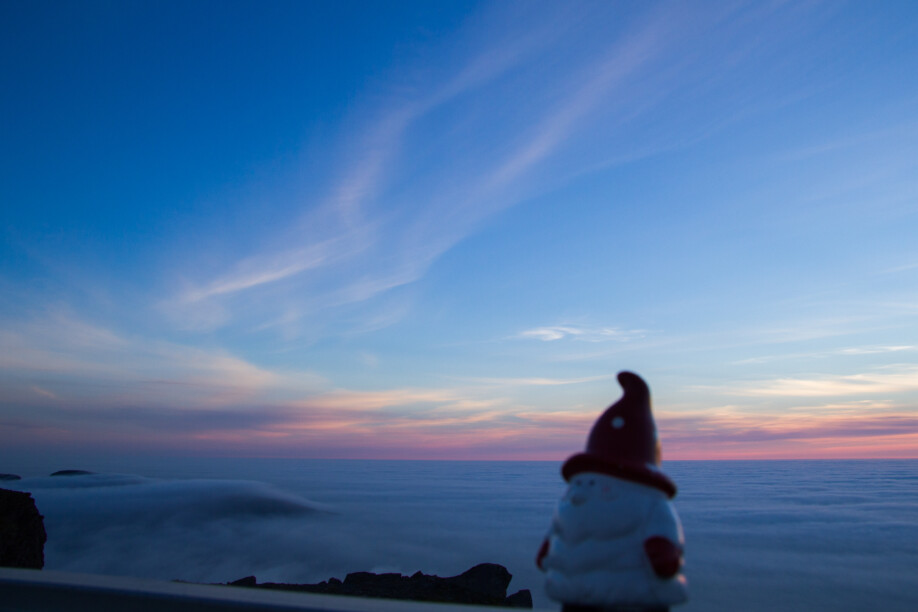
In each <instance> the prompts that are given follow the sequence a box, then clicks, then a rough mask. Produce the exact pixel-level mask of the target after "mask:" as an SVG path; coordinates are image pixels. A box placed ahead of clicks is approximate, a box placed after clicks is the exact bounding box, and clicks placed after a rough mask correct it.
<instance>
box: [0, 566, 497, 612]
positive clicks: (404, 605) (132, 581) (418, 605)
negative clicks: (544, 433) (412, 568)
mask: <svg viewBox="0 0 918 612" xmlns="http://www.w3.org/2000/svg"><path fill="white" fill-rule="evenodd" d="M256 610H259V611H265V612H293V611H297V612H470V610H471V611H475V612H506V611H507V608H495V607H489V606H466V605H457V604H442V603H429V602H419V601H402V600H394V599H376V598H366V597H345V596H340V595H317V594H314V593H292V592H289V591H269V590H262V589H246V588H240V587H224V586H213V585H206V584H188V583H184V582H161V581H156V580H145V579H140V578H123V577H116V576H98V575H95V574H74V573H69V572H55V571H47V570H27V569H11V568H0V612H83V611H85V612H121V611H130V612H242V611H246V612H254V611H256Z"/></svg>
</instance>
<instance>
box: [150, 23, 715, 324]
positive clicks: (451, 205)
mask: <svg viewBox="0 0 918 612" xmlns="http://www.w3.org/2000/svg"><path fill="white" fill-rule="evenodd" d="M543 9H544V10H543V11H539V12H538V13H534V14H530V13H528V12H525V11H523V12H520V11H519V10H518V9H517V8H512V7H505V8H501V9H492V10H490V11H485V13H484V14H483V15H479V16H478V17H477V19H475V20H472V22H471V23H473V24H474V25H473V26H470V28H469V29H468V30H467V31H466V32H464V33H462V34H460V35H459V36H458V37H457V39H456V41H454V43H456V44H457V45H458V47H457V48H463V46H467V45H469V44H470V43H473V44H471V48H473V49H474V52H473V53H471V54H469V55H468V57H467V58H466V59H465V60H464V61H462V62H460V65H459V67H458V69H456V70H454V71H451V72H450V73H449V74H448V75H447V76H446V78H443V77H441V78H436V77H434V78H431V77H430V76H426V78H425V79H423V80H417V81H413V80H412V79H411V78H410V77H408V78H407V80H408V81H409V82H413V86H412V87H410V88H406V87H404V86H401V87H398V88H394V89H393V91H397V92H399V93H394V94H391V101H389V102H384V103H383V104H382V105H381V106H382V111H379V110H375V111H374V112H373V113H372V116H373V117H374V118H373V119H371V120H369V121H367V120H366V117H364V116H361V114H360V113H359V112H357V111H355V113H356V117H355V118H356V120H357V121H356V122H357V123H358V124H362V125H364V126H365V127H363V128H362V129H361V130H360V136H358V137H356V138H354V139H353V142H349V143H348V144H345V145H342V147H341V148H342V149H343V150H346V151H349V154H348V155H344V156H342V159H344V161H343V163H342V165H341V167H340V168H337V169H335V171H334V172H332V173H331V174H332V176H335V177H337V178H335V179H333V183H332V185H331V187H330V188H329V193H330V196H329V197H328V198H327V199H326V200H324V201H322V202H319V203H314V202H304V207H303V208H304V209H306V210H308V212H306V213H304V215H303V217H302V219H301V220H293V222H292V223H290V224H289V225H290V226H291V227H293V228H298V227H307V228H308V231H304V232H298V231H293V230H291V231H285V232H281V233H280V234H279V235H277V236H273V237H270V236H269V237H266V239H265V240H264V241H263V244H264V245H265V246H264V248H262V249H260V250H259V251H257V252H254V253H252V254H249V255H248V256H246V257H243V258H240V259H238V261H237V262H236V263H234V264H232V265H230V266H229V267H228V269H226V270H225V271H223V272H220V273H218V274H216V275H215V276H213V277H212V278H210V279H207V278H206V277H205V278H203V279H202V280H197V281H193V282H189V283H187V284H186V286H185V287H184V289H183V290H181V291H180V292H179V293H178V295H177V296H176V297H175V298H173V299H171V300H167V303H166V305H165V306H164V308H165V309H166V310H168V311H171V312H172V313H173V318H174V320H176V321H179V322H181V323H182V324H183V325H184V326H185V327H189V328H192V329H193V328H194V327H195V326H200V327H201V329H208V330H210V329H215V328H219V327H223V326H227V325H231V324H235V323H238V322H239V321H240V319H242V318H244V319H246V320H248V321H249V325H248V327H249V328H250V329H257V330H267V329H271V328H274V327H281V328H284V329H286V330H287V331H288V335H295V334H296V333H297V332H296V322H297V321H298V320H299V319H302V318H305V317H309V318H310V319H312V320H314V321H319V320H321V319H322V318H323V317H334V311H336V310H337V309H340V308H341V307H344V306H350V305H354V304H362V303H366V302H369V301H370V300H373V299H374V298H377V297H379V296H383V295H386V294H389V293H390V292H392V291H393V290H395V289H397V288H400V287H404V286H406V285H410V284H412V283H415V282H416V281H418V280H419V279H421V278H423V276H424V275H425V274H426V273H427V272H428V270H429V269H430V266H431V265H432V264H433V262H434V261H436V260H437V259H438V258H439V257H440V256H441V255H443V253H445V252H447V251H448V250H450V249H451V248H453V247H454V246H455V245H456V244H458V243H459V242H461V241H462V240H464V239H465V238H466V237H468V236H469V235H470V234H472V233H474V232H475V231H477V230H478V229H479V228H480V227H481V224H482V223H483V222H484V221H485V220H486V219H488V218H489V217H491V216H493V215H494V214H496V213H498V212H500V211H502V210H505V209H506V208H508V207H510V206H513V205H515V204H517V203H519V202H520V201H522V200H524V199H526V198H528V197H532V196H533V195H535V194H538V193H539V192H541V191H543V190H545V189H548V188H551V187H552V183H551V182H549V181H546V180H544V178H543V177H542V176H540V175H538V174H537V173H536V170H537V169H538V168H539V167H540V166H541V165H543V164H545V163H548V162H549V161H551V160H554V159H556V158H560V157H561V156H563V155H566V154H569V153H570V150H569V147H567V145H569V144H571V143H572V142H574V140H575V138H576V137H577V136H578V135H579V134H582V133H583V132H584V130H585V129H586V126H587V125H591V121H592V120H593V119H595V118H596V117H597V116H602V117H606V120H604V121H602V122H601V123H602V124H603V125H605V126H606V128H607V129H608V130H610V131H614V129H615V126H616V125H621V124H622V123H623V122H624V123H627V122H629V121H631V120H633V119H634V118H635V117H642V116H645V115H647V114H649V113H651V112H652V110H653V109H654V107H655V105H656V104H657V102H658V101H659V100H660V99H661V98H662V97H663V96H664V94H665V91H664V90H666V91H668V87H669V86H667V85H664V84H663V81H662V79H650V80H649V81H648V77H649V76H651V75H653V74H655V72H654V67H655V66H657V65H658V64H659V63H660V62H662V61H663V60H664V59H665V58H666V57H668V56H671V55H672V54H673V53H674V51H675V49H676V48H678V46H679V45H682V44H686V39H685V37H686V34H687V32H681V34H679V35H674V32H676V31H679V30H680V27H681V26H680V23H681V22H680V19H679V16H678V11H675V12H673V11H664V10H650V11H646V14H644V15H643V16H642V17H641V18H639V19H634V20H633V22H631V23H629V27H628V28H627V29H625V30H624V31H625V34H623V35H622V36H617V37H612V38H611V39H610V40H611V42H606V38H605V37H602V38H600V39H598V40H602V41H603V42H604V43H605V44H603V45H596V48H593V47H592V46H590V47H585V48H584V49H581V50H580V51H579V52H577V53H574V54H572V55H571V56H570V57H569V58H568V61H570V62H571V64H572V66H571V68H570V70H564V71H560V72H553V73H552V77H551V82H544V81H545V79H546V75H545V73H544V71H542V70H540V69H539V66H540V65H542V63H543V62H545V61H547V59H548V58H550V57H552V55H553V54H557V52H558V50H559V49H563V48H565V47H567V46H569V44H570V42H571V41H572V40H574V41H576V40H577V39H578V37H580V36H581V35H582V33H583V32H584V31H586V30H591V29H592V28H593V27H595V23H596V22H597V20H602V19H606V20H613V21H614V20H615V19H617V18H618V16H617V15H616V14H615V11H614V10H611V9H607V8H603V7H600V6H592V7H580V8H578V9H577V10H565V11H559V10H557V9H553V8H551V7H550V6H546V7H543ZM711 13H712V14H711V15H708V16H707V17H704V18H702V21H704V20H705V19H706V20H708V21H711V22H716V21H718V20H719V19H720V18H721V16H719V15H716V13H717V11H712V12H711ZM534 15H537V17H535V16H534ZM698 15H700V13H698V14H697V15H696V18H699V17H698ZM520 21H522V22H525V23H527V27H526V28H525V29H522V30H521V29H519V28H512V29H507V28H504V27H503V26H501V25H500V24H504V23H507V22H520ZM485 34H487V35H485ZM575 48H576V46H575ZM438 52H444V53H446V51H444V49H439V50H438ZM447 54H448V53H447ZM416 70H419V71H420V72H421V73H423V72H424V71H423V70H420V69H419V68H416ZM406 73H407V74H409V75H410V74H411V73H412V69H411V68H409V69H407V70H406ZM504 77H506V78H508V79H520V78H524V79H535V80H534V81H533V83H535V84H534V85H533V90H532V91H531V92H530V94H527V95H526V96H524V97H523V98H520V91H521V90H519V89H516V88H513V89H511V90H507V89H506V83H505V82H504V81H503V80H502V79H503V78H504ZM527 82H528V81H527ZM636 82H640V83H641V87H638V88H635V87H634V85H635V83H636ZM493 89H498V90H500V92H501V94H502V95H508V96H509V99H510V100H517V102H518V103H517V106H518V107H519V109H521V110H522V111H523V113H524V114H525V117H526V120H525V121H500V117H501V115H500V114H498V113H496V112H495V113H483V112H481V110H480V109H478V107H476V106H474V105H472V106H469V107H468V108H471V109H478V110H475V111H471V110H466V108H467V107H466V106H465V105H462V106H460V104H459V103H460V101H467V100H469V99H472V100H476V99H478V98H476V96H483V97H486V96H493V95H494V91H493ZM524 89H525V88H524ZM635 91H637V92H640V93H639V94H638V95H635V94H634V92H635ZM626 92H627V93H628V95H626ZM381 98H382V99H383V100H384V101H385V100H386V99H387V96H386V95H382V96H381ZM610 117H613V119H609V118H610ZM435 118H436V119H437V122H436V123H438V124H439V125H440V126H441V127H437V128H434V127H432V126H433V125H434V119H435ZM495 121H496V122H497V123H498V124H500V125H501V126H502V127H501V128H500V129H501V130H502V131H504V130H505V132H506V133H501V134H500V138H499V140H500V142H501V143H502V144H501V145H500V146H492V145H487V146H486V145H485V144H483V143H482V142H481V139H478V138H473V137H471V134H474V133H476V132H487V131H492V128H491V127H489V126H491V124H492V123H493V122H495ZM451 125H464V126H466V129H463V130H456V129H453V128H449V127H443V126H451ZM504 125H506V126H510V127H507V128H506V129H505V128H504V127H503V126H504ZM431 131H432V132H431ZM422 132H423V133H424V138H420V137H419V135H420V133H422ZM432 143H433V144H432ZM664 148H665V147H664ZM575 157H576V158H577V159H579V156H575ZM583 161H584V160H581V161H572V163H574V164H575V165H578V164H580V163H581V162H583ZM586 161H587V162H588V163H593V162H594V161H595V160H586ZM421 166H422V167H423V168H424V175H423V178H422V180H420V181H414V180H413V179H414V178H416V175H415V174H414V173H415V172H417V167H421ZM278 245H280V246H278ZM183 276H184V277H185V278H188V277H193V276H194V275H193V274H187V273H186V274H183ZM261 293H264V295H265V296H266V297H265V298H263V299H262V298H261V297H260V295H259V294H261ZM610 331H611V330H606V331H605V332H603V333H604V334H605V335H609V332H610ZM603 333H600V335H603ZM597 337H598V336H597ZM584 339H586V337H585V336H584Z"/></svg>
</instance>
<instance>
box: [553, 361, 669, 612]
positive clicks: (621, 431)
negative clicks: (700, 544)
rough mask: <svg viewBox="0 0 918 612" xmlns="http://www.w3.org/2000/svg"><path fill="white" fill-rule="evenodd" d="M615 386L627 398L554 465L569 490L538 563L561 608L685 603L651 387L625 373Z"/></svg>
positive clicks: (567, 611) (582, 610) (659, 607)
mask: <svg viewBox="0 0 918 612" xmlns="http://www.w3.org/2000/svg"><path fill="white" fill-rule="evenodd" d="M618 382H619V384H620V385H621V386H622V389H624V391H625V393H624V395H623V396H622V398H621V399H620V400H618V402H616V403H615V404H613V405H612V406H611V407H609V409H608V410H606V411H605V412H604V413H603V414H602V416H600V417H599V420H597V421H596V424H595V425H593V429H592V431H590V437H589V439H588V440H587V445H586V452H583V453H578V454H576V455H574V456H573V457H571V458H569V459H568V460H567V461H565V462H564V465H563V466H562V468H561V474H562V475H563V476H564V480H566V481H567V483H568V487H567V493H565V495H564V497H562V498H561V501H560V502H558V508H557V510H556V511H555V515H554V518H553V520H552V523H551V529H550V530H549V532H548V536H547V537H546V538H545V541H544V542H543V543H542V548H541V549H540V550H539V555H538V557H537V559H536V562H537V563H538V565H539V568H540V569H542V570H543V571H544V572H545V590H546V591H547V593H548V596H549V597H551V598H552V599H554V600H556V601H559V602H561V603H562V604H563V605H562V610H563V611H564V612H589V611H593V612H598V611H613V610H615V611H619V610H621V611H624V610H635V611H637V610H641V611H651V610H652V611H654V612H657V611H665V610H668V609H669V606H671V605H673V604H678V603H682V602H684V601H685V600H686V599H687V590H686V582H685V577H684V576H683V575H682V574H681V568H682V548H683V537H682V526H681V524H680V523H679V517H678V516H677V515H676V510H675V508H673V506H672V504H671V503H670V502H669V500H670V499H672V498H673V497H675V495H676V485H675V484H673V481H672V480H670V479H669V478H668V477H667V476H666V475H665V474H664V473H663V472H662V471H661V470H660V442H659V440H658V438H657V429H656V426H655V425H654V422H653V416H652V415H651V412H650V391H649V390H648V388H647V384H646V383H645V382H644V381H643V380H642V379H641V377H640V376H638V375H636V374H632V373H631V372H621V373H620V374H619V375H618Z"/></svg>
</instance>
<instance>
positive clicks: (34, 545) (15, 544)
mask: <svg viewBox="0 0 918 612" xmlns="http://www.w3.org/2000/svg"><path fill="white" fill-rule="evenodd" d="M42 519H43V517H42V515H41V514H39V513H38V508H36V507H35V500H33V499H32V495H31V494H29V493H20V492H19V491H9V490H7V489H0V566H3V567H24V568H28V569H41V568H42V567H44V565H45V542H46V541H47V539H48V536H47V534H46V533H45V524H44V521H43V520H42Z"/></svg>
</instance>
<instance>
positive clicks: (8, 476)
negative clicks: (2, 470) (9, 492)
mask: <svg viewBox="0 0 918 612" xmlns="http://www.w3.org/2000/svg"><path fill="white" fill-rule="evenodd" d="M0 480H22V476H19V475H17V474H0Z"/></svg>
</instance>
